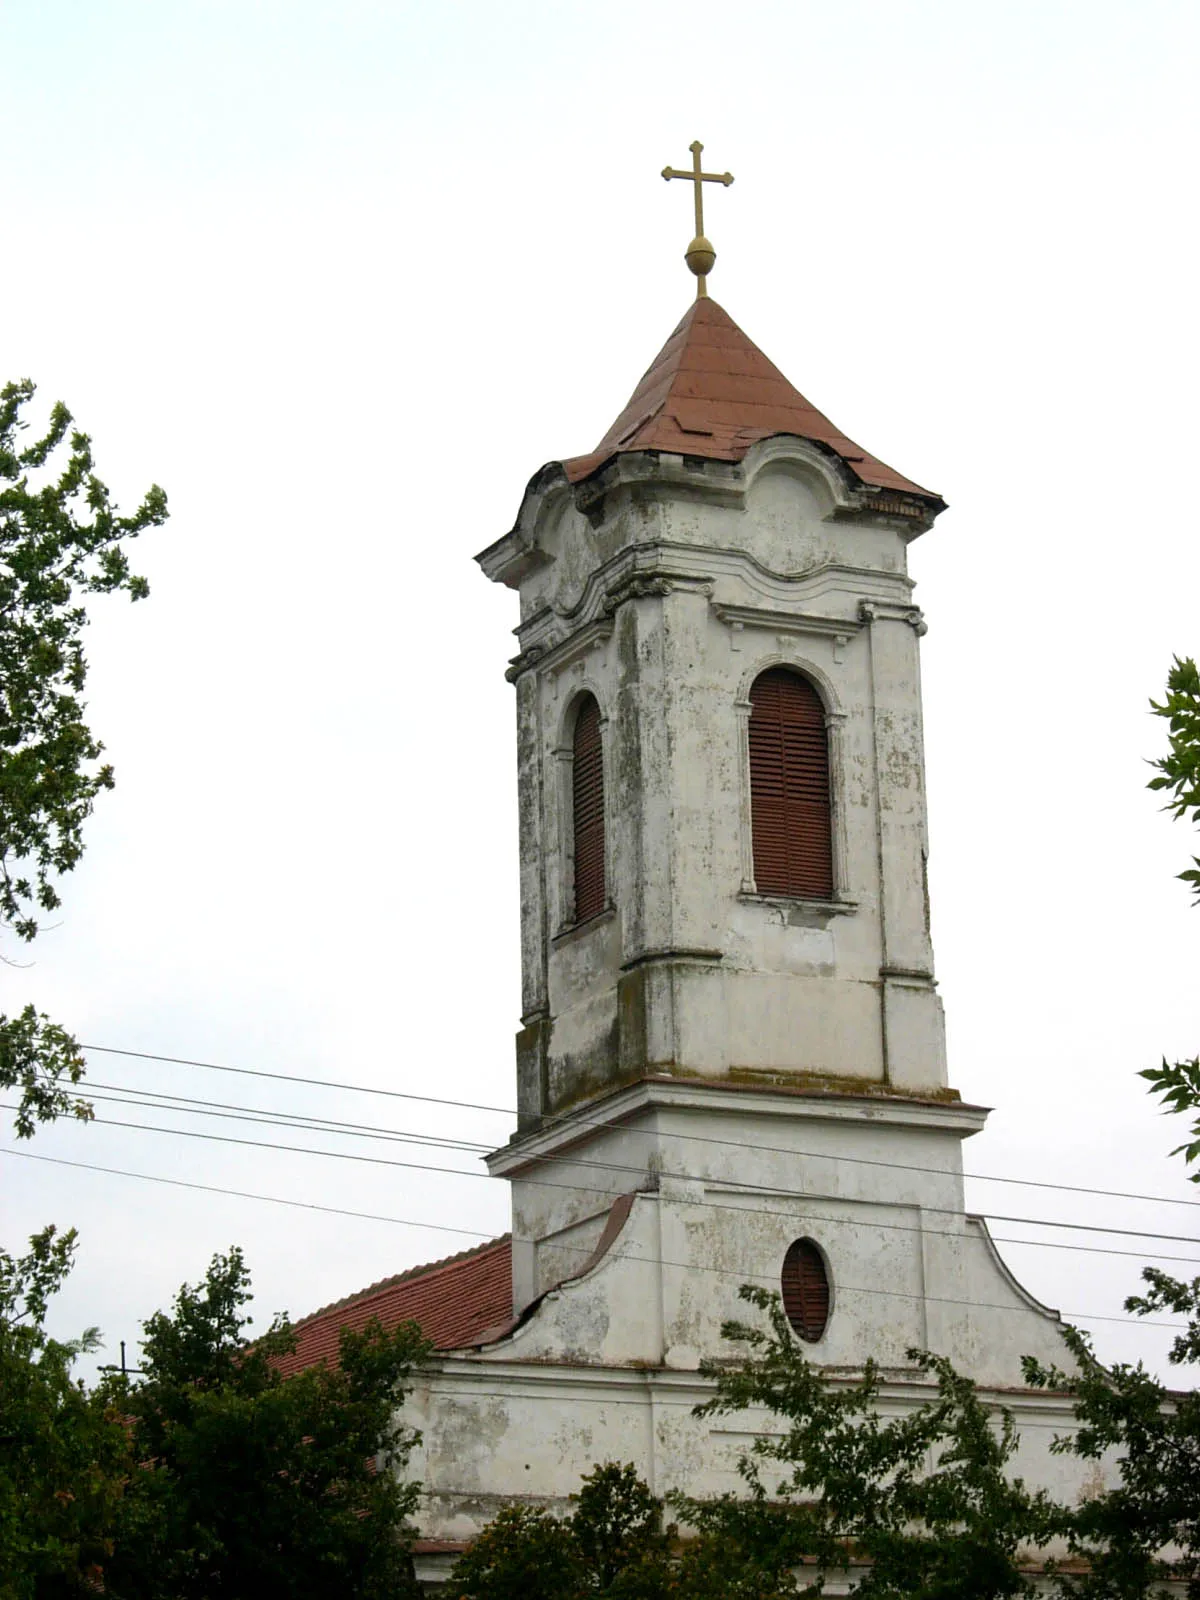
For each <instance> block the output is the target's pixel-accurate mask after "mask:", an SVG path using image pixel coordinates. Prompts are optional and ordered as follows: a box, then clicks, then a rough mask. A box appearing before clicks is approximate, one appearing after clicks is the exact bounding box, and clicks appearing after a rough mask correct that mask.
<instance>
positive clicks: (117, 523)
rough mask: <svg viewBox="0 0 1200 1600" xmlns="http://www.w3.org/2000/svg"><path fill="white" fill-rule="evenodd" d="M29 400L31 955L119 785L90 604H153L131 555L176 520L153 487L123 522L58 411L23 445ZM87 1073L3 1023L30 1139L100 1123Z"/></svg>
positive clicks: (1, 507) (5, 466)
mask: <svg viewBox="0 0 1200 1600" xmlns="http://www.w3.org/2000/svg"><path fill="white" fill-rule="evenodd" d="M33 395H34V386H33V384H32V383H30V382H29V381H28V379H26V380H23V381H21V382H17V383H9V384H6V385H5V386H4V387H3V388H2V389H0V922H2V923H3V924H5V925H7V926H8V927H9V928H10V929H11V930H12V931H13V932H14V933H15V934H16V936H17V938H18V939H20V940H22V941H25V942H28V941H30V940H32V939H33V938H35V937H36V935H37V932H38V928H39V926H40V919H41V918H42V917H43V916H44V915H45V913H47V912H51V911H54V910H55V909H56V908H57V907H58V905H59V894H58V889H57V887H56V880H57V879H58V878H59V877H60V876H61V875H62V874H63V873H65V872H70V871H71V869H72V868H73V867H74V866H75V865H76V864H77V862H78V861H79V858H80V856H81V854H82V853H83V824H84V822H85V820H86V818H87V817H88V816H89V815H90V813H91V810H92V806H93V803H94V802H95V799H96V796H97V795H98V794H99V793H100V792H101V790H103V789H111V788H112V785H113V774H112V768H111V767H110V766H108V765H105V764H102V763H101V761H100V757H101V755H102V753H103V749H104V747H103V745H102V744H101V743H100V741H99V740H98V739H97V738H96V737H95V735H94V734H93V733H92V731H91V729H90V728H89V727H88V725H87V723H86V722H85V720H84V709H85V708H84V704H83V700H82V698H81V696H82V693H83V688H84V684H85V681H86V678H87V659H86V657H85V655H84V651H83V630H84V628H85V627H86V626H87V621H88V616H87V611H86V608H85V606H84V603H83V602H84V600H85V599H86V598H88V597H90V596H92V595H97V594H111V593H114V592H116V591H118V590H124V591H125V592H126V593H127V594H128V595H129V597H130V598H131V599H132V600H140V599H142V598H144V596H145V595H146V594H147V593H148V589H147V585H146V582H145V579H143V578H140V577H137V576H136V575H135V574H134V573H133V572H132V571H131V570H130V567H129V561H128V557H127V555H126V552H125V544H126V542H127V541H128V540H130V539H133V538H136V536H137V535H138V534H139V533H141V532H142V531H143V530H144V529H145V528H148V527H154V526H158V525H159V524H161V523H163V522H165V521H166V517H167V498H166V495H165V494H164V493H163V491H162V490H161V489H160V488H158V487H157V486H154V487H152V488H151V489H150V490H149V491H148V492H147V494H146V496H145V498H144V500H143V501H142V504H141V505H140V506H139V508H138V509H137V511H135V512H134V513H133V514H132V516H122V515H121V514H120V513H119V511H118V510H117V508H116V507H115V506H114V505H113V503H112V498H111V496H110V494H109V491H108V489H107V488H106V486H105V485H104V483H103V482H101V480H100V478H99V477H98V476H97V475H96V472H95V470H94V464H93V460H92V445H91V440H90V439H89V437H88V435H87V434H86V433H80V432H78V431H74V430H72V418H71V414H70V412H69V411H68V410H67V408H66V407H65V406H64V405H62V404H61V402H60V403H59V404H58V405H56V406H55V407H54V408H53V411H52V412H51V415H50V421H49V426H48V427H47V429H46V431H45V433H43V434H42V435H41V436H40V437H39V438H37V439H35V440H34V441H33V442H32V443H29V444H25V443H23V441H22V439H21V435H22V434H23V433H24V432H26V431H27V429H28V423H27V422H26V421H25V420H24V418H23V416H22V411H23V409H24V408H25V407H26V406H27V405H28V404H29V402H30V401H31V400H32V398H33ZM82 1073H83V1060H82V1058H81V1056H80V1053H79V1048H78V1045H77V1044H76V1043H75V1041H74V1040H73V1039H72V1038H71V1036H70V1035H69V1034H68V1033H66V1032H65V1031H64V1030H63V1029H62V1028H60V1027H58V1026H57V1025H56V1024H55V1023H53V1022H51V1021H50V1019H49V1018H48V1017H46V1016H44V1015H43V1014H41V1013H39V1012H38V1011H37V1010H36V1009H35V1008H34V1007H33V1006H26V1007H25V1008H24V1009H23V1010H22V1011H21V1012H20V1013H18V1014H17V1015H16V1016H13V1017H9V1016H0V1088H6V1089H11V1088H16V1089H18V1090H19V1091H20V1101H19V1108H18V1111H17V1118H16V1128H17V1133H18V1135H19V1136H20V1137H22V1138H28V1137H29V1135H30V1134H31V1133H32V1132H33V1130H34V1127H35V1126H36V1124H37V1123H38V1122H45V1121H47V1120H49V1119H51V1118H53V1117H56V1116H60V1115H62V1114H64V1113H71V1114H74V1115H76V1116H84V1117H86V1116H88V1115H89V1114H90V1111H89V1108H88V1107H87V1105H86V1103H85V1102H83V1101H81V1100H80V1099H78V1098H77V1097H76V1096H75V1095H73V1094H72V1093H71V1090H70V1087H69V1086H70V1085H74V1084H77V1083H78V1082H79V1079H80V1077H81V1076H82Z"/></svg>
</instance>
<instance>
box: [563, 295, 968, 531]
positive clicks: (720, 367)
mask: <svg viewBox="0 0 1200 1600" xmlns="http://www.w3.org/2000/svg"><path fill="white" fill-rule="evenodd" d="M779 433H785V434H795V435H798V436H799V437H800V438H802V439H812V440H815V441H816V443H818V444H821V445H824V446H826V447H827V448H828V449H830V450H832V451H833V452H834V454H836V455H837V456H839V457H840V458H841V459H842V460H843V461H844V462H845V463H846V465H847V466H848V467H849V468H850V470H851V471H852V472H853V473H854V474H855V475H856V476H857V477H858V478H859V479H860V480H861V481H862V482H863V483H865V484H868V485H870V486H871V487H872V488H877V489H887V490H891V491H892V492H893V493H896V492H899V493H901V494H915V495H920V496H921V497H922V498H923V499H926V500H938V498H939V497H938V496H937V495H934V494H932V493H931V492H930V490H928V489H922V488H921V486H920V485H919V484H916V483H913V482H912V480H911V479H909V478H905V477H902V476H901V474H900V473H898V472H896V471H894V470H893V469H892V468H891V467H889V466H887V465H886V464H885V463H884V462H882V461H879V460H878V459H877V458H876V457H875V456H873V455H870V454H869V453H868V452H867V451H866V450H864V449H863V448H862V447H861V446H860V445H857V444H855V443H854V441H853V440H852V439H848V438H847V437H846V435H845V434H844V433H842V432H841V431H840V430H839V429H838V428H836V427H835V426H834V424H833V423H832V422H830V420H829V418H828V417H826V416H824V415H823V414H822V413H821V412H820V411H818V410H817V408H816V407H815V406H814V405H812V404H810V402H809V401H807V400H806V399H805V398H804V396H803V395H802V394H801V393H800V391H799V390H798V389H795V388H793V387H792V385H791V384H790V383H789V382H788V380H787V379H786V378H785V377H784V376H783V374H782V372H780V370H779V368H778V367H776V366H775V365H774V364H773V363H772V362H770V361H768V360H767V358H766V356H765V355H763V353H762V351H761V350H760V349H759V348H758V346H757V345H755V344H752V343H751V341H750V340H749V339H748V338H747V337H746V335H745V334H744V333H743V332H742V330H741V329H740V328H739V327H738V325H737V323H736V322H734V320H733V318H732V317H731V316H730V315H729V313H728V312H727V311H725V310H723V309H722V308H721V307H720V306H719V305H718V304H717V302H716V301H715V300H711V299H707V298H705V299H698V300H696V301H694V302H693V303H692V305H691V306H690V307H689V308H688V310H687V313H686V315H685V316H684V318H683V320H682V321H681V322H680V324H679V326H678V327H677V328H676V329H675V331H674V333H672V335H671V337H670V338H669V339H668V340H667V342H666V344H665V345H663V347H662V349H661V350H660V351H659V353H658V355H657V356H656V357H655V358H654V360H653V361H652V362H651V364H650V367H649V369H648V371H647V372H646V374H645V376H644V377H643V378H642V381H641V382H640V383H639V384H638V386H637V388H636V389H635V390H634V392H633V394H632V396H631V397H630V399H629V402H628V404H627V405H626V407H625V409H624V410H623V411H622V412H621V415H620V416H619V417H618V418H617V420H616V421H615V422H614V423H613V425H612V427H611V428H610V429H609V430H608V432H607V433H606V434H605V435H604V438H603V439H601V441H600V443H599V444H598V445H597V446H596V448H595V450H593V451H592V452H591V453H590V454H589V455H586V456H575V457H573V458H572V459H571V460H569V461H564V462H563V467H564V469H565V471H566V474H567V477H568V478H569V479H570V481H571V482H572V483H578V482H580V481H581V480H582V479H584V478H588V477H590V476H591V475H592V473H594V472H597V471H599V469H600V468H601V467H602V466H604V464H605V463H606V462H608V461H610V460H611V459H612V458H613V456H615V455H619V454H623V453H625V452H628V451H633V450H664V451H671V452H674V453H676V454H679V455H688V456H701V457H705V458H707V459H708V460H712V461H740V460H741V459H742V457H743V456H744V455H745V454H746V452H747V451H748V450H749V449H750V447H751V446H752V445H753V444H755V443H757V441H758V440H760V439H767V438H770V437H771V435H772V434H779Z"/></svg>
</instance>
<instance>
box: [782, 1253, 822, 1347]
mask: <svg viewBox="0 0 1200 1600" xmlns="http://www.w3.org/2000/svg"><path fill="white" fill-rule="evenodd" d="M781 1276H782V1288H783V1309H784V1311H785V1313H786V1315H787V1319H788V1321H789V1322H790V1323H791V1325H792V1327H793V1328H795V1330H796V1332H797V1333H798V1334H799V1335H800V1337H801V1338H802V1339H807V1340H808V1341H809V1343H810V1344H811V1343H814V1342H815V1341H816V1340H817V1339H819V1338H820V1337H821V1335H822V1334H823V1333H824V1332H825V1324H826V1323H827V1322H828V1321H829V1274H828V1272H827V1271H826V1270H825V1257H824V1256H823V1255H822V1254H821V1252H820V1250H818V1249H817V1247H816V1245H815V1244H814V1243H813V1242H812V1240H811V1239H797V1240H795V1242H794V1243H792V1244H790V1245H789V1246H788V1252H787V1255H785V1256H784V1258H783V1273H782V1275H781Z"/></svg>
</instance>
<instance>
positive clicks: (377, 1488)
mask: <svg viewBox="0 0 1200 1600" xmlns="http://www.w3.org/2000/svg"><path fill="white" fill-rule="evenodd" d="M250 1299H251V1294H250V1281H249V1274H248V1272H247V1270H246V1266H245V1262H244V1261H243V1258H242V1255H241V1252H240V1251H239V1250H236V1249H234V1250H231V1251H230V1252H229V1254H228V1255H225V1256H217V1257H216V1258H215V1259H214V1260H213V1262H212V1265H211V1266H210V1267H209V1270H208V1273H207V1275H206V1277H205V1279H204V1281H203V1283H201V1284H199V1285H198V1286H194V1287H192V1286H188V1285H185V1286H184V1287H183V1288H182V1289H181V1290H180V1292H179V1294H178V1296H177V1297H176V1300H175V1305H174V1308H173V1310H172V1312H171V1313H170V1314H169V1315H168V1314H166V1313H161V1312H160V1313H159V1314H158V1315H156V1316H153V1317H151V1318H150V1319H149V1321H148V1322H147V1323H146V1324H145V1339H144V1342H143V1346H142V1356H141V1361H142V1371H143V1375H142V1378H141V1381H140V1382H138V1383H136V1384H135V1385H133V1386H128V1387H125V1386H119V1387H118V1388H115V1389H114V1394H115V1395H119V1398H120V1403H121V1407H122V1410H123V1411H124V1412H125V1414H126V1416H127V1417H128V1419H129V1426H130V1432H131V1439H132V1446H133V1453H134V1458H135V1460H136V1461H137V1463H138V1466H137V1468H136V1470H135V1471H134V1472H133V1473H132V1474H131V1475H130V1478H129V1482H128V1485H127V1487H126V1491H125V1495H124V1497H123V1500H122V1502H121V1507H120V1516H119V1519H118V1525H117V1531H116V1540H115V1551H114V1554H113V1558H112V1560H111V1562H110V1564H109V1566H108V1568H107V1570H106V1583H107V1585H108V1589H109V1591H110V1592H111V1593H112V1594H113V1595H116V1596H119V1597H120V1600H212V1597H214V1596H228V1597H230V1600H256V1597H258V1596H262V1595H270V1596H272V1597H279V1600H328V1596H330V1595H339V1596H344V1597H347V1600H384V1597H387V1600H403V1597H404V1596H405V1595H410V1594H415V1593H416V1589H415V1585H414V1580H413V1577H412V1563H411V1558H410V1554H409V1545H410V1535H409V1531H408V1527H407V1519H408V1517H409V1515H410V1513H411V1512H412V1510H413V1508H414V1505H415V1502H416V1498H417V1494H418V1490H417V1487H416V1486H415V1485H413V1484H409V1483H405V1482H404V1481H403V1480H402V1477H401V1476H400V1474H401V1472H402V1470H403V1467H404V1464H405V1462H406V1461H407V1458H408V1455H409V1452H410V1450H411V1448H412V1446H413V1444H414V1442H415V1435H414V1434H413V1433H412V1432H411V1431H410V1430H408V1429H405V1428H404V1427H402V1426H401V1424H400V1423H399V1421H398V1420H397V1408H398V1406H399V1404H400V1402H401V1399H402V1398H403V1393H404V1388H405V1385H406V1383H407V1382H408V1379H409V1375H410V1373H411V1370H412V1367H413V1364H414V1363H415V1362H417V1361H420V1360H421V1359H423V1358H424V1356H425V1355H426V1354H427V1352H428V1349H429V1346H428V1343H427V1342H426V1340H425V1339H424V1338H423V1337H422V1335H421V1333H420V1331H419V1330H418V1329H417V1328H416V1326H415V1325H414V1324H411V1323H407V1324H403V1325H401V1326H400V1327H398V1328H396V1329H395V1330H394V1331H392V1332H390V1333H385V1332H384V1331H383V1329H382V1328H381V1327H380V1326H379V1324H378V1323H377V1322H376V1323H372V1324H370V1325H368V1327H367V1328H366V1329H365V1330H364V1331H363V1332H362V1333H353V1332H350V1331H348V1330H346V1331H343V1333H342V1338H341V1348H340V1359H339V1364H338V1365H337V1366H326V1365H323V1364H322V1365H317V1366H314V1367H309V1368H308V1369H306V1370H305V1371H303V1372H300V1373H297V1374H295V1375H294V1376H292V1377H289V1378H283V1377H281V1376H280V1373H279V1369H278V1364H277V1363H278V1359H279V1357H281V1356H282V1355H285V1354H286V1353H288V1352H289V1351H290V1350H292V1349H293V1348H294V1335H293V1334H292V1332H291V1329H290V1328H289V1326H288V1324H287V1323H286V1321H285V1320H283V1319H282V1318H278V1317H277V1318H276V1319H275V1320H274V1321H273V1322H272V1324H271V1326H270V1328H269V1329H268V1331H267V1332H266V1333H265V1334H264V1335H263V1336H262V1337H261V1338H258V1339H256V1340H254V1341H253V1342H250V1341H249V1340H248V1339H247V1337H246V1333H245V1329H246V1326H247V1324H248V1322H249V1317H248V1315H247V1314H246V1311H245V1307H246V1305H247V1303H248V1302H249V1300H250Z"/></svg>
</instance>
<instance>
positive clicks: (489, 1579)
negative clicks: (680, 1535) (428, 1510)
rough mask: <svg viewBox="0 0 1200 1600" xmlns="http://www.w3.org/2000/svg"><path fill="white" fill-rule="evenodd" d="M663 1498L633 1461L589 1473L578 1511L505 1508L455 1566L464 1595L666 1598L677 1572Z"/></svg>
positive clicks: (471, 1599) (525, 1599) (471, 1598)
mask: <svg viewBox="0 0 1200 1600" xmlns="http://www.w3.org/2000/svg"><path fill="white" fill-rule="evenodd" d="M671 1531H673V1530H667V1531H664V1530H663V1528H662V1502H661V1501H660V1500H658V1499H656V1498H655V1497H654V1495H652V1494H651V1492H650V1490H649V1489H648V1488H647V1486H646V1484H645V1483H643V1482H642V1480H641V1479H640V1478H639V1477H638V1475H637V1472H636V1470H635V1469H634V1468H633V1467H632V1466H630V1465H626V1466H619V1465H617V1463H616V1462H608V1463H607V1464H606V1465H604V1466H598V1467H596V1468H595V1469H594V1471H592V1472H590V1473H588V1475H587V1476H586V1477H585V1478H584V1480H583V1485H582V1487H581V1489H580V1491H579V1496H578V1501H577V1504H576V1508H575V1510H574V1512H573V1513H572V1514H571V1516H569V1517H566V1518H558V1517H555V1516H552V1515H551V1513H550V1512H549V1511H546V1510H543V1509H541V1508H535V1507H531V1506H505V1507H504V1508H503V1509H502V1510H501V1511H500V1512H499V1514H498V1515H497V1516H496V1517H495V1519H494V1520H493V1521H492V1522H491V1523H489V1524H488V1526H487V1527H486V1528H485V1529H484V1530H483V1532H482V1533H481V1534H480V1535H479V1537H478V1539H476V1540H475V1542H474V1543H473V1544H472V1545H471V1547H470V1548H469V1549H468V1550H467V1551H466V1553H465V1554H464V1555H463V1556H462V1557H461V1558H460V1560H459V1561H458V1562H457V1564H456V1565H455V1568H454V1574H453V1576H452V1578H451V1581H450V1592H451V1593H453V1594H455V1595H458V1596H461V1597H463V1600H585V1597H588V1596H593V1595H595V1596H601V1595H603V1596H607V1597H609V1600H665V1597H666V1595H667V1594H668V1592H669V1591H670V1588H671V1582H672V1572H671V1566H670V1561H669V1542H670V1533H671Z"/></svg>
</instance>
